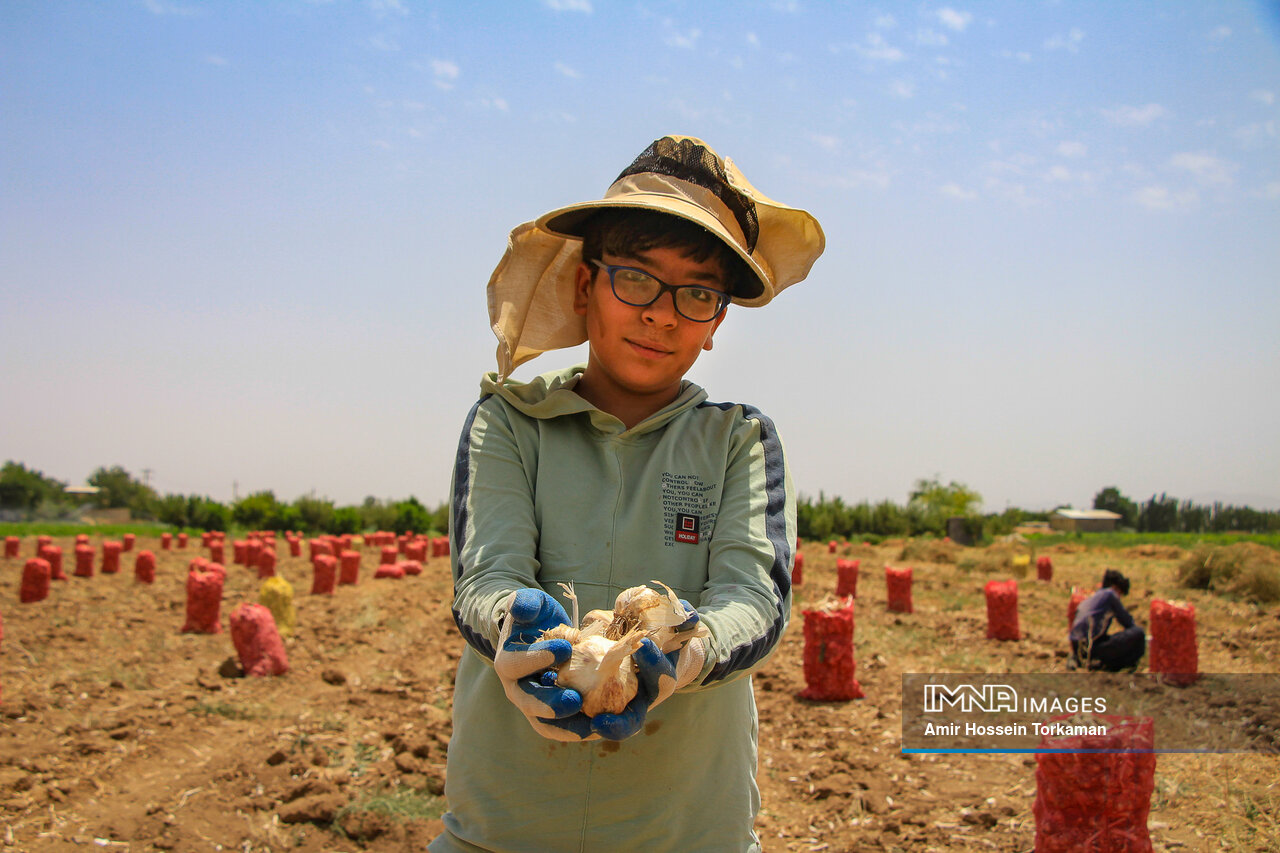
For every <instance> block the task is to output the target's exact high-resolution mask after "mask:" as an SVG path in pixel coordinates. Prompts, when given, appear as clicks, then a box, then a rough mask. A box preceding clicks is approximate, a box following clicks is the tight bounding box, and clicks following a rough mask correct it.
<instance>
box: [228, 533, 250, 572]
mask: <svg viewBox="0 0 1280 853" xmlns="http://www.w3.org/2000/svg"><path fill="white" fill-rule="evenodd" d="M231 562H232V563H234V564H235V565H237V566H247V565H249V543H248V542H246V541H245V540H243V539H236V540H235V541H233V542H232V543H231Z"/></svg>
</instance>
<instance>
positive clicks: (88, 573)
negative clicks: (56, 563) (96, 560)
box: [75, 545, 94, 578]
mask: <svg viewBox="0 0 1280 853" xmlns="http://www.w3.org/2000/svg"><path fill="white" fill-rule="evenodd" d="M93 556H94V554H93V546H92V545H77V546H76V570H75V576H76V577H78V578H91V577H93Z"/></svg>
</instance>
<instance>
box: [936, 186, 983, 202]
mask: <svg viewBox="0 0 1280 853" xmlns="http://www.w3.org/2000/svg"><path fill="white" fill-rule="evenodd" d="M938 192H939V193H941V194H942V195H944V196H946V197H947V198H954V199H958V200H959V201H972V200H973V199H975V198H977V197H978V194H977V193H976V192H974V191H973V190H966V189H965V188H964V187H962V186H960V185H959V184H943V185H942V186H940V187H938Z"/></svg>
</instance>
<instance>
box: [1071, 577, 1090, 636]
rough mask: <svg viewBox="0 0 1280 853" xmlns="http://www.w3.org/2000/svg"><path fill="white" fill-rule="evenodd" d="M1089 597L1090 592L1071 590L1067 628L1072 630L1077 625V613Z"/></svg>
mask: <svg viewBox="0 0 1280 853" xmlns="http://www.w3.org/2000/svg"><path fill="white" fill-rule="evenodd" d="M1088 597H1089V592H1088V590H1084V589H1076V588H1075V587H1072V588H1071V601H1070V603H1068V604H1067V627H1068V628H1070V627H1071V626H1072V625H1074V624H1076V611H1077V610H1079V609H1080V604H1081V603H1082V602H1083V601H1084V600H1085V599H1086V598H1088Z"/></svg>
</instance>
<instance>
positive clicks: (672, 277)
mask: <svg viewBox="0 0 1280 853" xmlns="http://www.w3.org/2000/svg"><path fill="white" fill-rule="evenodd" d="M603 261H604V263H606V264H616V265H622V266H632V267H639V268H640V269H642V270H644V271H645V272H647V273H649V274H650V275H652V276H654V277H656V278H658V279H659V280H661V281H663V282H666V283H667V284H670V285H676V286H679V285H684V284H695V285H698V286H700V287H709V288H712V289H714V290H719V291H724V290H725V284H724V275H723V273H722V272H721V269H720V264H719V262H718V261H716V260H714V259H708V260H706V261H695V260H692V259H691V258H689V257H686V256H685V255H684V253H683V252H682V251H681V250H680V249H676V248H665V249H650V250H648V251H645V252H638V253H636V254H635V256H634V257H622V256H617V255H610V254H606V255H605V256H604V258H603ZM673 297H674V294H672V293H663V294H661V295H660V296H659V297H658V299H657V301H655V302H653V303H652V304H650V305H647V306H644V307H637V306H634V305H628V304H626V303H625V302H623V301H622V300H620V299H618V298H617V297H616V296H614V293H613V289H612V288H611V287H610V286H609V274H608V273H607V272H605V271H604V270H602V269H600V268H598V267H595V266H591V267H588V266H587V265H586V264H580V265H579V267H578V277H577V290H576V292H575V294H574V304H573V308H574V311H576V312H577V313H578V314H579V315H581V316H583V317H585V318H586V320H587V340H588V341H589V342H590V356H589V359H588V362H587V370H586V372H585V373H584V375H583V381H584V382H589V383H590V386H591V387H592V389H593V391H594V392H595V394H596V395H597V396H599V395H601V393H602V392H603V394H604V395H607V396H606V399H612V400H621V401H626V402H629V403H636V402H639V401H640V400H641V399H652V400H653V401H654V402H656V403H657V404H658V405H657V406H656V407H655V408H654V409H653V411H657V409H658V408H661V407H662V406H664V405H666V404H667V403H668V402H670V400H671V399H674V398H675V395H676V393H677V392H678V390H679V388H680V382H681V380H682V379H683V378H684V375H685V373H686V372H688V370H689V368H690V367H692V366H693V363H694V362H695V361H696V360H697V358H698V354H699V353H700V352H701V351H702V350H704V349H706V350H709V349H711V336H712V335H713V334H714V333H715V331H716V329H718V328H719V327H720V323H721V322H723V320H724V316H725V315H724V312H723V311H722V312H721V313H720V315H719V316H718V317H716V318H715V319H714V320H711V321H709V322H706V323H696V322H694V321H692V320H689V319H686V318H685V317H683V316H681V315H680V314H678V313H677V312H676V309H675V304H674V302H673ZM597 405H599V403H597Z"/></svg>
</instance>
